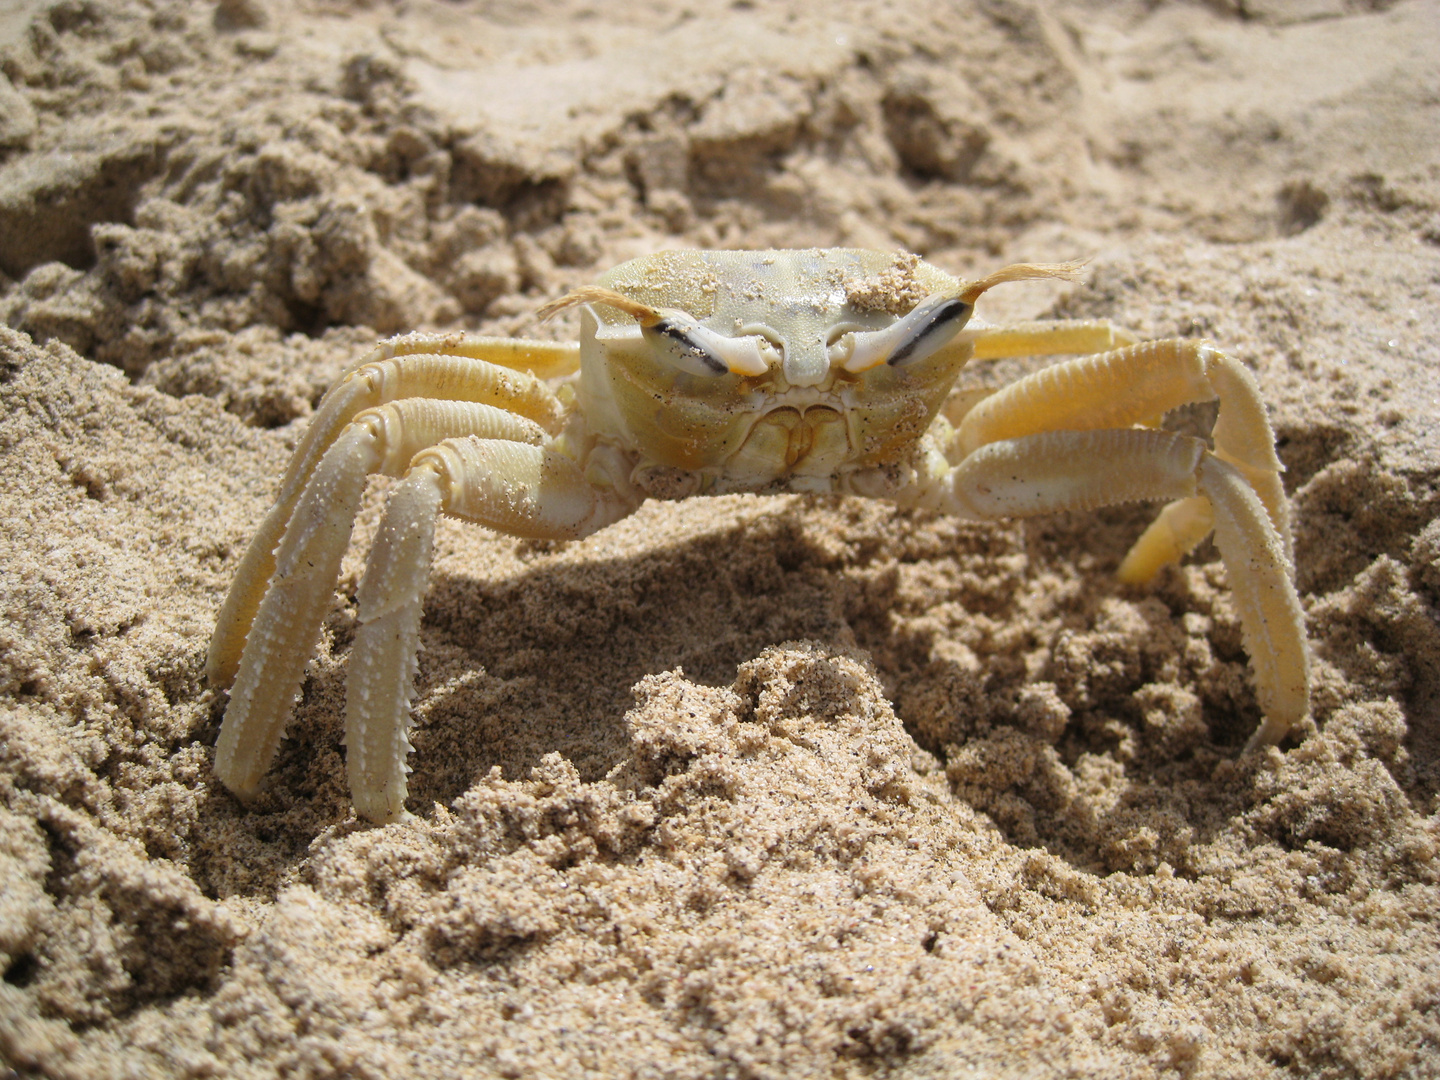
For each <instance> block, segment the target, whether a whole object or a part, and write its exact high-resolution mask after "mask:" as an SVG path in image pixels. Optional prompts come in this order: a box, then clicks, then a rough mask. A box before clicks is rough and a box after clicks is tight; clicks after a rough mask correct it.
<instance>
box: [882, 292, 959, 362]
mask: <svg viewBox="0 0 1440 1080" xmlns="http://www.w3.org/2000/svg"><path fill="white" fill-rule="evenodd" d="M969 313H970V305H969V304H967V303H965V301H964V300H961V299H959V298H958V297H957V298H955V299H953V300H947V301H945V303H943V304H939V305H937V306H936V308H935V310H934V311H932V312H930V314H929V315H927V316H926V317H925V321H924V322H923V323H921V324H920V326H919V328H918V329H916V331H915V332H914V333H913V334H911V335H910V337H909V338H907V339H906V340H905V342H904V343H903V344H902V345H901V346H900V347H899V348H898V349H896V350H895V351H894V352H893V353H891V354H890V359H889V360H888V361H886V363H888V364H890V365H891V366H892V367H893V366H895V365H896V364H903V363H904V362H905V360H906V358H907V357H909V356H910V355H911V354H912V353H913V352H915V350H916V349H918V348H920V347H921V346H922V345H924V344H925V341H926V339H927V338H929V337H930V336H931V335H932V334H934V333H936V332H937V331H939V330H944V329H947V328H948V327H950V326H951V325H952V324H953V323H955V321H956V320H960V321H962V322H963V321H964V320H965V319H966V318H968V317H969Z"/></svg>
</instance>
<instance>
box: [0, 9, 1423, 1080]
mask: <svg viewBox="0 0 1440 1080" xmlns="http://www.w3.org/2000/svg"><path fill="white" fill-rule="evenodd" d="M818 12H820V6H818V5H812V4H809V3H804V2H801V0H780V2H777V3H761V4H757V3H747V2H735V3H728V2H719V0H694V2H691V3H686V4H681V3H678V2H675V0H653V2H650V3H646V2H643V0H641V2H637V3H635V4H633V5H628V6H627V7H626V8H625V10H624V11H623V12H621V11H620V10H619V8H618V6H617V5H601V4H592V3H589V2H586V0H535V2H533V3H526V2H523V0H492V2H481V0H476V2H471V3H439V2H429V0H414V2H409V0H406V2H401V3H395V4H385V3H378V2H377V3H369V2H362V0H353V2H347V0H331V2H322V0H314V2H303V3H300V4H296V5H282V4H280V3H279V2H278V0H276V2H270V0H221V2H219V3H217V4H199V3H191V4H187V3H172V2H168V0H115V2H113V3H94V2H89V0H61V2H47V3H26V2H15V3H9V4H5V5H3V6H0V522H3V525H0V966H3V982H0V1076H5V1077H31V1076H43V1077H54V1078H61V1077H63V1078H72V1077H73V1078H92V1077H137V1078H139V1077H152V1076H153V1077H172V1076H174V1077H178V1076H187V1077H189V1076H195V1077H200V1076H224V1077H242V1078H249V1077H255V1078H263V1077H281V1076H283V1077H376V1078H380V1077H383V1078H385V1080H395V1078H397V1077H410V1076H415V1077H437V1078H438V1077H446V1078H449V1077H490V1076H505V1077H565V1076H578V1075H602V1076H635V1077H777V1078H778V1077H807V1076H826V1077H838V1076H907V1077H908V1076H915V1077H922V1076H936V1077H966V1076H977V1077H980V1076H1006V1077H1012V1076H1013V1077H1049V1076H1087V1077H1107V1076H1113V1077H1150V1076H1169V1075H1179V1076H1193V1077H1222V1076H1228V1077H1278V1076H1307V1077H1352V1076H1354V1077H1423V1076H1436V1075H1440V924H1437V921H1436V915H1437V912H1440V888H1437V878H1440V868H1437V851H1440V818H1437V810H1440V624H1437V611H1440V524H1437V518H1440V343H1437V321H1440V320H1437V313H1440V65H1437V64H1436V62H1435V61H1436V57H1437V56H1440V4H1436V3H1434V2H1432V0H1402V2H1396V3H1386V2H1380V0H1371V2H1363V0H1254V2H1252V0H1238V2H1237V0H1213V2H1211V3H1198V2H1196V3H1139V2H1124V3H1119V4H1114V3H1100V2H1099V0H1093V2H1085V0H1065V2H1056V3H1051V4H1040V5H1035V4H1031V3H1026V2H1021V0H974V2H967V3H935V4H932V5H928V6H927V5H920V4H911V3H901V2H893V3H886V2H879V0H877V2H867V0H835V2H834V3H831V4H827V5H824V7H823V14H822V13H818ZM807 246H860V247H870V248H877V249H880V250H901V249H904V250H910V251H915V252H918V253H920V254H922V255H924V256H925V257H926V258H927V259H929V260H930V261H931V262H933V263H935V264H936V265H938V266H941V267H942V268H944V269H946V270H948V271H950V272H952V273H955V274H957V275H960V276H965V277H978V276H980V275H983V274H985V273H987V272H989V271H991V270H993V269H995V268H997V267H999V266H1001V265H1003V264H1005V263H1007V262H1012V261H1017V260H1044V261H1055V260H1061V259H1087V260H1089V261H1088V263H1087V265H1086V268H1085V271H1084V280H1083V281H1082V282H1080V283H1078V284H1060V283H1054V282H1050V283H1027V284H1024V285H1015V286H1009V287H1006V288H997V289H996V290H995V291H994V292H992V293H990V294H988V295H987V296H986V297H985V298H984V299H983V300H982V302H981V305H980V314H981V315H983V316H984V317H986V318H988V319H990V320H991V321H999V320H1003V319H1011V318H1033V317H1095V318H1104V319H1109V320H1112V321H1113V322H1115V323H1116V324H1117V325H1121V326H1125V327H1128V328H1130V329H1132V330H1134V331H1136V332H1138V333H1140V334H1143V335H1145V336H1147V337H1164V336H1174V335H1191V336H1205V337H1209V338H1212V339H1213V340H1215V341H1216V342H1217V343H1219V344H1220V345H1221V346H1222V347H1223V348H1224V349H1225V350H1226V351H1227V352H1229V353H1230V354H1231V355H1233V356H1235V357H1237V358H1238V359H1240V360H1241V361H1243V362H1244V363H1245V364H1246V365H1247V366H1249V367H1250V368H1251V369H1252V370H1253V371H1254V373H1255V374H1256V377H1257V378H1258V380H1259V383H1260V385H1261V387H1262V390H1263V393H1264V395H1265V397H1266V399H1267V401H1268V403H1269V406H1270V408H1271V413H1272V420H1273V423H1274V425H1275V429H1276V433H1277V441H1278V446H1279V452H1280V456H1281V458H1282V459H1283V461H1284V463H1285V465H1286V467H1287V470H1288V471H1287V472H1286V474H1285V476H1286V487H1287V490H1288V491H1289V493H1290V496H1291V498H1292V500H1293V507H1294V515H1295V557H1296V564H1297V577H1298V583H1299V589H1300V594H1301V598H1302V602H1303V604H1304V607H1305V611H1306V619H1307V626H1308V630H1309V635H1310V641H1311V646H1312V650H1313V662H1314V692H1313V710H1312V712H1313V716H1312V718H1311V719H1310V720H1307V721H1306V722H1305V724H1304V725H1302V727H1301V728H1300V729H1299V730H1297V731H1296V732H1294V733H1293V734H1292V735H1291V736H1290V737H1289V738H1288V739H1286V740H1285V741H1284V742H1283V743H1282V744H1281V745H1280V746H1279V747H1276V748H1270V749H1266V750H1264V751H1262V752H1257V753H1253V754H1249V755H1242V754H1241V752H1240V751H1241V748H1242V746H1243V745H1244V742H1245V739H1246V738H1247V736H1248V735H1249V733H1250V732H1251V731H1252V730H1253V729H1254V728H1255V726H1256V725H1257V724H1258V723H1259V720H1260V714H1259V710H1258V707H1257V704H1256V700H1255V694H1254V691H1253V689H1252V687H1251V684H1250V681H1249V676H1248V671H1247V657H1246V655H1245V653H1244V649H1243V646H1242V643H1241V637H1240V629H1239V624H1238V622H1237V619H1236V616H1235V612H1234V608H1233V605H1232V602H1231V597H1230V594H1229V592H1228V590H1227V588H1226V584H1225V582H1226V575H1225V570H1224V567H1223V565H1222V564H1221V562H1220V560H1219V556H1218V554H1217V552H1216V551H1215V548H1214V546H1213V544H1211V543H1209V542H1207V543H1205V544H1204V545H1202V547H1201V548H1200V549H1199V550H1198V551H1197V552H1196V553H1195V555H1193V556H1192V557H1190V558H1189V559H1187V560H1186V561H1185V563H1184V564H1183V565H1182V566H1181V567H1180V568H1178V569H1172V570H1167V571H1166V572H1164V573H1163V574H1162V575H1161V577H1160V578H1159V579H1158V580H1157V581H1156V582H1155V583H1154V584H1153V585H1152V586H1150V587H1146V588H1135V587H1130V586H1125V585H1121V584H1120V583H1118V582H1117V581H1116V579H1115V576H1114V570H1115V568H1116V566H1117V564H1118V562H1119V559H1120V558H1121V556H1122V555H1123V554H1124V552H1125V550H1126V548H1127V546H1128V544H1129V543H1130V542H1131V541H1132V540H1133V539H1134V537H1135V536H1136V535H1137V534H1138V532H1139V531H1140V529H1142V528H1143V526H1144V523H1145V522H1146V521H1147V520H1148V518H1149V516H1150V515H1151V514H1152V513H1153V507H1144V506H1137V507H1119V508H1114V509H1110V510H1106V511H1102V512H1097V513H1086V514H1079V513H1076V514H1065V515H1057V516H1055V517H1048V518H1037V519H1033V520H1030V521H1026V522H1006V523H1000V524H995V525H976V524H966V523H960V522H956V521H952V520H949V519H945V518H940V517H936V516H934V515H931V514H928V513H920V512H902V511H897V510H895V509H893V508H891V507H888V506H886V505H885V504H883V503H876V502H866V501H862V500H858V499H850V498H839V497H804V496H798V495H787V496H771V497H761V496H752V495H746V496H726V497H720V498H713V499H691V500H688V501H681V502H673V503H662V502H651V503H648V504H646V505H645V506H644V507H642V508H641V510H640V511H639V512H638V513H636V514H635V515H634V516H633V517H631V518H629V519H627V520H625V521H623V522H621V523H619V524H617V525H614V526H612V527H610V528H608V529H606V530H604V531H602V532H600V533H598V534H597V535H595V536H593V537H591V538H589V539H587V540H584V541H581V542H574V543H536V542H531V541H520V540H516V539H514V538H509V537H503V536H497V535H495V534H492V533H488V532H486V531H485V530H482V529H480V528H477V527H474V526H469V525H464V524H460V523H457V522H454V521H446V522H445V523H443V525H442V527H441V528H440V530H439V536H438V551H437V557H436V565H435V572H434V575H433V580H432V582H431V586H430V591H429V593H428V595H427V599H426V612H425V621H424V624H423V629H422V640H423V651H422V653H421V658H420V671H419V675H418V698H417V701H416V706H415V727H414V732H413V736H412V737H413V741H414V745H415V752H414V753H413V754H412V755H411V759H410V761H411V764H412V766H413V768H414V772H413V773H412V775H411V777H410V801H409V806H410V808H411V809H412V810H414V811H415V813H416V814H417V820H415V821H414V822H412V823H407V824H401V825H395V826H390V827H386V828H377V827H372V826H369V825H366V824H364V823H361V822H359V821H357V820H356V818H355V816H354V813H353V811H352V810H351V808H350V801H349V795H348V791H347V789H346V782H345V769H344V748H343V746H342V745H341V729H342V726H343V721H342V717H341V712H342V709H343V697H344V683H345V677H346V672H347V668H348V663H347V659H348V655H349V649H350V644H351V642H352V639H353V636H354V631H355V601H354V594H355V588H356V585H357V582H358V580H359V575H360V573H361V571H362V569H363V565H364V556H365V552H366V550H367V547H368V542H369V538H370V537H371V536H372V535H373V534H374V531H375V529H376V526H377V522H378V519H379V514H380V511H381V508H382V507H383V500H384V494H385V489H386V485H385V484H384V483H383V482H379V481H377V482H375V483H373V484H372V485H371V487H370V489H369V490H368V492H367V496H366V500H365V504H364V508H363V510H362V512H361V515H360V519H359V523H358V526H357V529H356V534H355V540H354V542H353V543H352V547H351V550H350V552H349V554H348V555H347V557H346V561H345V564H344V569H343V572H342V576H341V581H340V583H339V586H338V588H337V591H336V595H335V601H334V605H333V607H332V609H331V610H330V612H329V614H328V615H327V618H326V621H325V625H324V629H323V633H322V640H321V643H320V645H319V648H318V650H317V653H316V655H315V658H314V660H313V662H312V664H311V666H310V668H309V670H308V674H307V677H306V680H305V683H304V688H303V692H302V697H301V700H300V701H299V703H298V705H297V707H296V710H295V715H294V719H293V721H292V723H291V726H290V729H289V733H288V737H287V738H286V740H285V741H284V742H283V743H282V745H281V749H280V753H279V755H278V758H277V760H276V763H275V765H274V767H273V768H272V769H271V771H270V774H269V778H268V784H267V787H266V788H265V790H264V792H263V793H262V794H261V796H260V797H259V798H258V799H257V800H256V801H255V802H254V803H253V804H252V805H251V806H248V807H247V806H243V805H241V804H240V803H239V802H238V801H237V800H236V799H235V798H234V797H232V796H231V795H230V794H229V793H228V792H227V791H226V790H225V789H224V788H223V787H221V786H220V785H219V783H218V782H217V781H216V779H215V777H214V776H213V774H212V771H211V765H212V761H213V756H214V749H213V748H214V743H215V738H216V733H217V731H218V729H219V724H220V718H221V716H222V713H223V709H224V704H225V695H224V694H223V693H220V692H216V691H214V690H212V689H210V688H209V687H207V686H206V684H205V679H204V674H203V669H204V662H205V661H204V658H205V651H206V646H207V644H208V639H209V635H210V632H211V630H212V628H213V626H214V619H215V613H216V611H217V609H218V607H219V604H220V601H221V599H222V598H223V596H224V593H225V590H226V589H227V588H228V586H229V583H230V580H231V578H232V576H233V575H234V571H235V567H236V564H237V562H238V559H239V557H240V554H241V552H242V551H243V550H244V545H245V544H246V542H247V541H248V540H249V537H250V535H251V534H252V532H253V530H254V529H255V526H256V525H257V523H258V521H259V519H260V517H261V516H262V515H263V513H264V512H265V510H266V508H267V507H268V505H269V502H270V500H271V499H272V497H273V496H274V493H275V489H276V484H277V480H278V476H279V473H280V471H281V470H282V469H283V468H284V465H285V463H286V461H287V459H288V457H289V455H290V453H291V452H292V451H293V449H294V448H295V446H296V444H297V441H298V439H299V437H300V435H301V434H302V433H303V431H304V428H305V424H306V422H307V419H308V417H309V416H310V414H311V412H312V410H313V408H314V406H315V404H316V402H317V401H318V400H319V397H320V395H321V394H322V393H323V392H324V390H325V388H326V386H327V385H328V384H329V382H330V381H331V380H332V379H333V378H334V377H335V375H336V373H337V372H338V371H339V370H340V369H341V368H342V367H343V366H345V365H346V364H348V363H350V362H352V361H353V360H355V359H356V358H357V357H358V356H360V355H361V354H362V353H363V352H364V351H365V350H366V349H367V348H369V347H370V345H372V344H373V342H374V341H375V340H376V338H377V337H379V336H382V335H388V334H393V333H396V332H400V331H404V330H411V329H445V330H462V329H463V330H469V331H471V332H477V333H486V334H529V335H535V334H541V335H546V336H557V337H565V336H568V335H572V334H573V333H574V332H575V327H576V321H575V320H574V319H573V318H569V317H567V318H561V319H559V320H556V321H555V322H553V323H550V324H545V325H543V326H541V325H539V324H538V323H537V322H536V320H535V318H534V311H535V309H536V308H537V307H539V306H540V304H542V303H543V302H544V301H545V300H547V299H550V298H553V297H555V296H558V295H560V294H561V293H562V292H564V291H565V290H567V289H569V288H573V287H575V286H578V285H582V284H585V283H588V282H591V281H593V280H594V278H595V277H596V276H597V275H598V274H599V273H601V272H603V270H605V269H606V268H608V267H609V266H612V265H614V264H616V263H618V262H620V261H623V260H625V259H627V258H630V257H633V256H636V255H640V254H645V253H648V252H651V251H654V250H658V249H660V248H665V247H807ZM1039 363H1041V362H1040V361H1036V362H1031V361H1007V362H1004V363H997V364H994V365H989V366H986V365H976V366H975V367H974V368H973V369H967V370H966V371H965V372H964V373H962V377H961V382H962V385H964V386H967V387H983V386H991V385H1000V384H1003V383H1004V382H1006V381H1009V380H1012V379H1013V378H1015V377H1016V376H1017V375H1019V374H1021V373H1023V372H1025V371H1027V370H1031V369H1033V368H1034V367H1036V366H1038V365H1039ZM1213 415H1214V414H1213V410H1206V409H1204V408H1194V409H1189V410H1185V411H1184V412H1183V413H1182V414H1181V415H1180V416H1179V417H1178V419H1177V420H1176V421H1175V422H1176V423H1178V424H1180V425H1182V426H1185V425H1189V428H1187V430H1189V429H1193V430H1199V431H1203V430H1206V425H1208V423H1209V422H1210V421H1211V420H1213ZM7 1069H8V1071H6V1070H7Z"/></svg>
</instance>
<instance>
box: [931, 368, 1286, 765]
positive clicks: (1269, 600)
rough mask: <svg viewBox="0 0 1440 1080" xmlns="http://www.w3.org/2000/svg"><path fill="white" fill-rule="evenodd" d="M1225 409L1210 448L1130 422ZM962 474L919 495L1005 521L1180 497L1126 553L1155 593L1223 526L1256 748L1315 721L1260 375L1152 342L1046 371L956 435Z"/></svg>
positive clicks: (1219, 535) (948, 475)
mask: <svg viewBox="0 0 1440 1080" xmlns="http://www.w3.org/2000/svg"><path fill="white" fill-rule="evenodd" d="M1211 399H1219V401H1220V412H1219V416H1218V419H1217V421H1216V424H1215V429H1214V432H1213V439H1214V450H1213V451H1212V450H1211V449H1210V448H1209V447H1208V446H1207V445H1206V444H1205V442H1204V441H1202V440H1200V439H1195V438H1191V437H1188V436H1183V435H1178V434H1175V433H1172V432H1168V431H1157V430H1146V429H1144V428H1139V427H1134V426H1132V425H1137V424H1142V423H1147V422H1152V421H1153V420H1155V419H1156V418H1158V417H1159V416H1161V415H1163V414H1164V413H1165V412H1167V411H1169V410H1170V409H1173V408H1175V407H1176V406H1178V405H1182V404H1185V403H1187V402H1191V401H1203V400H1211ZM951 459H952V460H957V461H958V463H957V464H955V465H953V466H952V467H948V468H943V467H942V468H939V469H937V470H936V471H935V472H934V473H933V474H932V476H931V478H930V479H929V480H928V481H926V482H925V483H923V484H922V485H921V486H922V488H923V490H924V491H925V494H926V498H925V499H922V500H920V501H933V504H934V505H937V506H939V507H941V508H943V509H945V510H947V511H948V512H951V513H955V514H958V515H961V516H964V517H970V518H977V519H993V518H1002V517H1021V516H1028V515H1032V514H1043V513H1051V512H1055V511H1060V510H1081V509H1093V508H1095V507H1099V506H1105V505H1113V504H1116V503H1122V502H1131V501H1147V500H1156V499H1165V500H1170V502H1169V504H1168V505H1167V506H1166V508H1165V510H1164V511H1162V513H1161V515H1160V517H1159V518H1158V519H1157V520H1156V522H1155V523H1154V524H1153V525H1152V526H1151V527H1150V528H1149V529H1147V530H1146V532H1145V533H1144V535H1142V536H1141V538H1140V539H1139V540H1138V541H1137V542H1136V544H1135V546H1134V547H1133V548H1132V549H1131V551H1130V553H1129V554H1128V555H1127V556H1126V559H1125V562H1124V563H1123V564H1122V567H1121V574H1122V577H1124V578H1125V579H1126V580H1129V581H1134V582H1140V581H1145V580H1148V579H1149V578H1150V577H1152V576H1153V575H1154V574H1155V573H1157V572H1158V571H1159V570H1160V568H1161V567H1163V566H1164V565H1165V564H1166V563H1168V562H1171V561H1175V560H1178V559H1179V558H1180V557H1181V556H1183V555H1184V554H1185V553H1186V552H1188V551H1189V550H1191V549H1192V548H1193V547H1194V546H1195V545H1196V544H1198V543H1199V542H1200V541H1201V540H1202V539H1204V537H1205V536H1206V535H1208V534H1209V533H1210V531H1211V530H1212V529H1213V530H1214V533H1215V539H1216V543H1217V545H1218V546H1219V548H1220V554H1221V557H1222V559H1223V560H1224V563H1225V567H1226V570H1227V572H1228V575H1229V581H1230V587H1231V591H1232V593H1233V594H1234V597H1235V604H1236V609H1237V612H1238V614H1239V616H1240V622H1241V628H1242V631H1243V634H1244V637H1245V643H1246V649H1247V651H1248V652H1249V654H1250V657H1251V662H1252V664H1253V667H1254V677H1255V686H1256V690H1257V694H1258V697H1259V700H1260V707H1261V710H1262V712H1263V713H1264V716H1265V720H1264V723H1262V724H1261V726H1260V728H1259V729H1258V730H1257V731H1256V732H1255V734H1254V735H1253V736H1252V737H1251V740H1250V743H1249V745H1250V746H1254V745H1259V744H1264V743H1272V742H1276V741H1278V740H1279V739H1281V738H1283V737H1284V736H1285V734H1286V733H1287V732H1288V731H1290V729H1291V728H1292V727H1293V726H1294V725H1295V724H1297V723H1299V722H1300V720H1301V719H1302V718H1303V717H1304V716H1305V714H1306V712H1307V711H1308V708H1309V659H1308V651H1307V648H1306V641H1305V629H1304V615H1303V611H1302V609H1301V607H1300V601H1299V597H1298V595H1297V593H1296V590H1295V584H1294V581H1293V579H1292V570H1291V562H1290V551H1291V541H1290V523H1289V508H1288V504H1287V502H1286V499H1285V494H1284V489H1283V488H1282V487H1281V484H1280V475H1279V474H1280V468H1281V466H1280V462H1279V460H1278V458H1277V457H1276V455H1275V447H1274V436H1273V435H1272V434H1271V430H1270V425H1269V421H1268V420H1267V419H1266V416H1265V410H1264V405H1263V403H1262V402H1261V400H1260V395H1259V391H1258V389H1257V387H1256V385H1255V381H1254V379H1253V377H1252V376H1251V375H1250V374H1249V372H1248V371H1246V370H1245V369H1244V368H1243V367H1242V366H1241V365H1239V364H1238V363H1236V362H1235V361H1234V360H1232V359H1230V358H1229V357H1227V356H1225V354H1223V353H1221V352H1220V351H1219V350H1217V349H1215V348H1214V347H1213V346H1211V345H1208V344H1206V343H1204V342H1196V341H1186V340H1171V341H1158V342H1147V343H1144V344H1141V345H1134V346H1130V347H1127V348H1123V349H1118V350H1115V351H1113V352H1107V353H1101V354H1098V355H1095V356H1087V357H1081V358H1079V359H1076V360H1072V361H1069V362H1066V363H1062V364H1058V365H1055V366H1054V367H1050V368H1046V369H1044V370H1042V371H1039V372H1036V373H1035V374H1034V375H1031V376H1028V377H1027V378H1025V379H1022V380H1020V381H1019V382H1017V383H1015V384H1013V385H1011V386H1009V387H1007V388H1006V389H1004V390H1002V391H1000V392H999V393H997V394H995V395H992V396H990V397H987V398H985V399H984V400H983V401H981V402H980V403H979V404H977V405H976V406H975V407H974V408H973V409H972V410H971V411H970V413H968V414H967V415H966V416H965V417H964V418H963V419H962V420H961V422H960V425H959V428H958V429H957V430H956V432H955V435H954V440H953V445H952V447H951Z"/></svg>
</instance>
